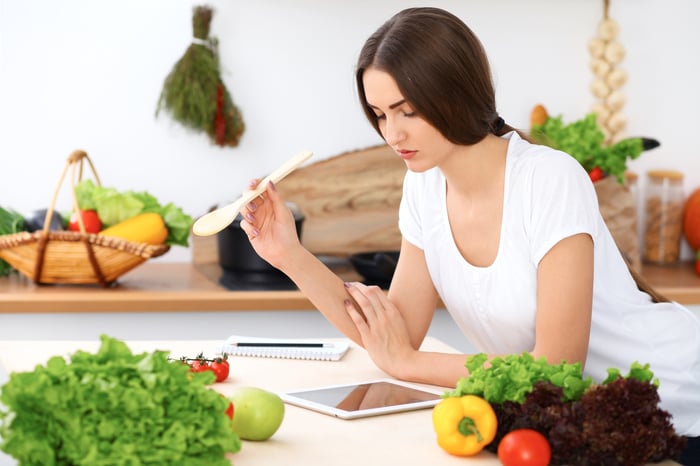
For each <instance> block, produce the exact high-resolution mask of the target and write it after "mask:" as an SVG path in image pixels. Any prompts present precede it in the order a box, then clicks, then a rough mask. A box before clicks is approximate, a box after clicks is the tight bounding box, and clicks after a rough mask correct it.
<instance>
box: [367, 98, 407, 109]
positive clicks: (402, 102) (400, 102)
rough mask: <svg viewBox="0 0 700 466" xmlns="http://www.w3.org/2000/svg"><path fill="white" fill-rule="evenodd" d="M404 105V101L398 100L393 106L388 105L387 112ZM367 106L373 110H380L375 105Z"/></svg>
mask: <svg viewBox="0 0 700 466" xmlns="http://www.w3.org/2000/svg"><path fill="white" fill-rule="evenodd" d="M405 103H406V99H401V100H399V101H398V102H394V103H393V104H391V105H389V110H393V109H395V108H396V107H398V106H399V105H403V104H405ZM367 105H369V106H370V108H373V109H375V110H380V109H379V107H377V106H376V105H372V104H370V103H369V102H367Z"/></svg>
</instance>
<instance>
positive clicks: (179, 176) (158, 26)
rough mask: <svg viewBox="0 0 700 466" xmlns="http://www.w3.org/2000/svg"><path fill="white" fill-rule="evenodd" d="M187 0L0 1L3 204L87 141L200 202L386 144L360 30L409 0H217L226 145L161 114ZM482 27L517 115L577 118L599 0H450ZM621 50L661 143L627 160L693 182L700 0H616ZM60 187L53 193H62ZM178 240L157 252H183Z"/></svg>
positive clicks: (32, 189)
mask: <svg viewBox="0 0 700 466" xmlns="http://www.w3.org/2000/svg"><path fill="white" fill-rule="evenodd" d="M198 4H203V3H199V2H195V1H192V0H147V1H138V0H121V1H97V2H96V1H90V0H60V1H56V0H24V1H17V0H14V1H13V0H0V205H3V206H5V207H12V208H15V209H17V210H20V211H29V210H32V209H35V208H40V207H45V206H46V205H47V204H48V202H49V200H50V198H51V194H52V192H53V189H54V187H55V185H56V183H57V182H58V178H59V175H60V172H61V170H62V169H63V166H64V163H65V159H66V157H67V155H68V154H69V153H70V152H71V151H72V150H73V149H76V148H83V149H85V150H87V151H88V153H89V154H90V155H91V157H92V158H93V160H94V162H95V163H96V165H97V169H98V172H99V174H100V176H101V178H102V183H103V184H104V185H107V186H114V187H117V188H119V189H138V190H148V191H149V192H151V193H152V194H154V195H155V196H157V197H158V198H159V199H160V200H162V201H165V202H168V201H172V202H175V203H176V204H178V205H181V206H182V207H183V208H184V209H185V210H186V211H187V212H188V213H190V214H191V215H193V216H198V215H201V214H202V213H204V212H205V211H206V210H207V209H208V208H209V207H210V206H211V205H213V204H215V203H219V202H222V201H227V200H231V199H232V198H233V197H235V196H236V195H237V194H238V193H239V192H240V191H241V190H243V189H244V188H245V186H246V182H247V180H248V179H249V178H251V177H253V176H257V175H261V174H264V173H266V172H267V171H269V170H270V169H272V168H273V167H274V166H275V165H277V164H278V163H279V162H281V161H282V160H284V159H286V158H287V157H289V156H291V155H292V154H294V153H296V152H297V151H299V150H301V149H310V150H313V151H314V152H315V153H316V158H315V160H319V159H322V158H325V157H329V156H332V155H336V154H338V153H341V152H344V151H348V150H354V149H358V148H363V147H367V146H370V145H374V144H377V143H379V142H380V140H379V139H378V137H377V136H376V135H375V134H374V133H373V131H372V130H371V129H370V127H369V125H368V124H367V122H366V121H365V120H364V119H363V116H362V115H361V113H360V109H359V106H358V105H357V102H356V95H355V90H354V87H353V68H354V63H355V59H356V55H357V53H358V51H359V49H360V47H361V45H362V43H363V42H364V40H365V38H366V37H367V36H368V35H369V34H370V33H371V32H372V31H373V30H374V29H376V27H378V26H379V25H380V24H381V23H382V22H383V21H384V20H385V19H387V18H388V17H389V16H390V15H391V14H393V13H394V12H396V11H398V10H399V9H401V8H404V7H406V6H412V5H419V4H423V2H414V1H405V0H383V1H381V2H377V1H368V0H357V1H354V2H332V1H327V0H256V1H255V2H252V1H251V2H242V1H236V2H234V1H225V0H213V1H211V2H209V4H210V5H212V6H213V7H214V8H215V16H214V20H213V23H212V35H213V36H216V37H218V39H219V41H220V54H221V60H222V66H223V68H224V70H225V75H224V80H225V83H226V85H227V87H228V89H229V90H230V91H231V92H232V94H233V98H234V101H235V102H236V103H237V104H238V105H239V106H240V108H241V109H242V112H243V115H244V118H245V121H246V124H247V130H246V132H245V134H244V137H243V140H242V143H241V145H240V146H239V147H237V148H233V149H232V148H226V149H221V148H218V147H216V146H213V145H211V144H210V143H209V141H208V139H207V138H206V136H204V135H203V134H200V133H192V132H188V131H187V130H184V129H183V128H182V127H180V126H179V125H178V124H176V123H174V122H173V121H172V120H171V119H170V118H169V117H168V116H167V115H161V117H160V118H158V119H155V118H154V111H155V108H156V103H157V101H158V97H159V93H160V90H161V86H162V83H163V79H164V78H165V76H166V75H167V73H168V72H169V71H170V69H171V67H172V66H173V64H174V63H175V62H176V61H177V60H178V59H179V58H180V56H181V55H182V53H183V52H184V50H185V48H186V47H187V45H188V44H189V42H190V38H191V33H192V32H191V15H192V6H194V5H198ZM431 4H432V5H435V6H441V7H444V8H446V9H449V10H451V11H453V12H454V13H457V14H459V15H460V16H461V17H462V18H463V19H464V20H465V21H466V22H467V23H468V24H469V25H470V26H471V27H472V28H473V29H474V31H475V32H476V33H477V34H478V35H479V36H480V37H481V39H482V41H483V42H484V45H485V47H486V49H487V52H488V53H489V55H490V57H491V60H492V66H493V71H494V75H495V80H496V85H497V93H498V94H497V96H498V107H499V111H500V112H501V114H502V115H503V116H504V117H505V118H506V119H507V120H508V122H509V123H511V124H513V125H514V126H518V127H523V128H526V127H527V126H528V122H529V114H530V110H531V108H532V107H533V105H535V104H536V103H540V102H541V103H544V104H545V105H546V106H547V107H548V109H549V110H550V112H552V113H555V114H562V115H563V116H564V118H565V120H567V121H570V120H573V119H578V118H580V117H582V116H583V115H584V114H585V113H586V112H588V111H589V108H590V105H591V104H592V102H593V97H592V95H591V93H590V92H589V90H588V86H589V84H590V81H591V79H592V74H591V72H590V71H589V69H588V62H589V56H588V52H587V49H586V44H587V42H588V40H589V39H590V38H592V37H593V36H594V35H595V31H596V26H597V24H598V22H599V21H600V19H601V17H602V9H603V7H602V5H603V1H602V0H600V1H596V0H567V1H562V0H527V1H523V0H494V1H484V0H482V1H478V0H445V1H435V2H432V3H431ZM611 16H612V17H613V18H615V19H616V20H618V22H619V23H620V24H621V41H622V43H623V45H624V46H625V47H626V49H627V56H626V57H625V60H624V61H623V62H622V67H623V68H624V69H625V70H626V71H627V72H628V73H629V75H630V80H629V82H628V83H627V85H625V87H624V88H623V90H624V92H625V93H626V94H627V96H628V101H627V104H626V106H625V108H624V112H625V114H627V116H628V117H629V125H628V133H629V134H630V135H643V136H650V137H655V138H657V139H659V140H660V141H661V143H662V147H661V148H659V149H656V150H654V151H652V152H648V153H646V154H644V155H643V156H642V157H641V158H640V159H639V160H637V161H635V162H633V163H632V164H631V168H632V169H633V170H635V171H638V172H639V173H643V172H644V171H645V170H647V169H649V168H673V169H678V170H682V171H683V172H685V174H686V182H685V186H686V191H690V190H691V189H694V188H695V187H698V186H700V153H699V152H700V151H699V149H698V142H697V136H696V133H697V129H698V128H700V116H699V115H700V112H698V108H697V107H698V105H699V104H700V94H699V92H700V91H698V86H699V85H700V53H698V49H699V48H700V29H698V28H697V26H696V22H697V20H698V19H699V18H700V2H696V1H695V0H663V1H662V0H612V2H611ZM68 202H69V199H68V196H67V194H62V195H61V197H60V198H59V208H61V209H67V206H68ZM183 257H184V258H187V257H188V250H186V249H183V248H174V249H173V250H172V251H171V252H170V253H168V254H167V255H166V256H165V257H164V258H163V260H181V259H182V258H183Z"/></svg>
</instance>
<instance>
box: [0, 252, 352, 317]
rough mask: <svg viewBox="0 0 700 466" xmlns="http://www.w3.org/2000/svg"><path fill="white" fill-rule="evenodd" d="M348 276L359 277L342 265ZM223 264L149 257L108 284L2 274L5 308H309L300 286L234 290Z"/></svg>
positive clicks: (1, 307) (1, 305) (0, 301)
mask: <svg viewBox="0 0 700 466" xmlns="http://www.w3.org/2000/svg"><path fill="white" fill-rule="evenodd" d="M338 273H339V274H340V275H341V276H343V277H344V278H346V279H352V280H356V279H359V277H358V276H357V275H356V274H354V272H352V271H347V270H344V269H341V270H339V271H338ZM220 275H221V269H220V267H219V266H218V265H217V264H197V265H193V264H190V263H166V262H156V261H152V262H148V263H145V264H142V265H140V266H139V267H136V268H135V269H133V270H132V271H130V272H128V273H126V274H124V275H123V276H121V277H120V278H119V280H117V283H116V284H115V285H113V286H111V287H108V288H102V287H100V286H97V285H85V286H73V285H41V286H38V285H35V284H34V283H32V282H31V280H28V279H27V278H25V277H24V276H21V275H12V276H10V277H3V278H0V313H18V312H143V311H149V312H153V311H250V310H253V311H255V310H260V311H264V310H309V309H314V306H313V305H312V304H311V302H310V301H309V300H308V299H306V298H305V297H304V296H303V295H302V294H301V292H299V291H296V290H294V291H229V290H227V289H225V288H224V287H222V286H221V285H219V283H218V280H219V277H220Z"/></svg>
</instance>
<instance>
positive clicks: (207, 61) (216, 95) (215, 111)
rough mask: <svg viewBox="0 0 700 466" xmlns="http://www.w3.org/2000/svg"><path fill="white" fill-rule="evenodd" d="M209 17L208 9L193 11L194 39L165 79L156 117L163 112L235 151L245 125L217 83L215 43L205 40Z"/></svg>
mask: <svg viewBox="0 0 700 466" xmlns="http://www.w3.org/2000/svg"><path fill="white" fill-rule="evenodd" d="M213 15H214V10H213V9H212V8H210V7H208V6H197V7H195V8H194V12H193V16H192V29H193V33H194V38H193V39H192V43H191V44H190V46H189V47H188V48H187V50H186V51H185V54H184V55H183V56H182V58H180V60H179V61H178V62H177V63H176V64H175V66H174V67H173V69H172V71H171V72H170V74H168V76H167V77H166V78H165V82H164V83H163V91H162V92H161V95H160V99H159V100H158V107H157V109H156V116H158V114H159V112H160V110H161V108H165V110H167V111H168V112H169V113H170V114H171V116H172V117H173V118H174V119H175V120H176V121H178V122H180V123H181V124H182V125H184V126H186V127H188V128H192V129H194V130H198V131H204V132H206V133H207V134H208V135H209V138H210V139H211V140H212V141H213V142H214V143H216V144H217V145H219V146H231V147H235V146H237V145H238V142H239V140H240V138H241V135H242V134H243V130H244V128H245V125H244V123H243V118H242V116H241V113H240V111H239V110H238V107H237V106H236V105H235V104H234V103H233V99H232V98H231V94H230V93H229V92H228V90H227V89H226V86H225V85H224V83H223V81H222V80H221V74H220V68H219V55H218V40H217V39H216V38H214V37H212V38H210V37H209V27H210V24H211V19H212V16H213Z"/></svg>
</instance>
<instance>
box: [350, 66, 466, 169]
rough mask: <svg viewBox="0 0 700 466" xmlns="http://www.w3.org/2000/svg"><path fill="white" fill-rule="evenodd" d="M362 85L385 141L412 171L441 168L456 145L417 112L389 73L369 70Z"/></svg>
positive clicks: (373, 69)
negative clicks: (438, 166)
mask: <svg viewBox="0 0 700 466" xmlns="http://www.w3.org/2000/svg"><path fill="white" fill-rule="evenodd" d="M362 83H363V86H364V90H365V97H366V99H367V105H368V106H369V107H370V108H372V110H373V111H374V114H375V115H376V118H377V123H378V126H379V130H380V131H381V133H382V137H383V138H384V140H385V141H386V142H387V144H389V146H391V148H392V149H394V151H396V153H397V154H398V155H399V156H400V157H401V158H402V159H403V160H404V161H405V162H406V166H407V167H408V169H409V170H411V171H414V172H422V171H425V170H428V169H430V168H433V167H435V166H437V165H440V163H442V162H443V161H444V160H445V158H446V157H447V155H449V154H450V153H451V152H452V151H453V150H454V149H455V147H456V146H455V145H454V144H452V143H451V142H450V141H448V140H447V139H446V138H445V137H444V136H443V135H442V134H441V133H440V132H439V131H438V130H437V129H436V128H435V127H434V126H432V125H431V124H430V123H428V122H427V121H426V120H424V119H423V118H422V117H421V116H419V115H418V114H417V113H416V112H415V111H414V109H413V107H411V104H410V103H409V102H407V101H406V100H405V99H404V96H403V95H402V94H401V91H399V87H398V86H397V84H396V81H395V80H394V78H393V77H392V76H391V75H390V74H389V73H387V72H385V71H380V70H378V69H375V68H368V69H367V70H365V72H364V74H363V75H362Z"/></svg>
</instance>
